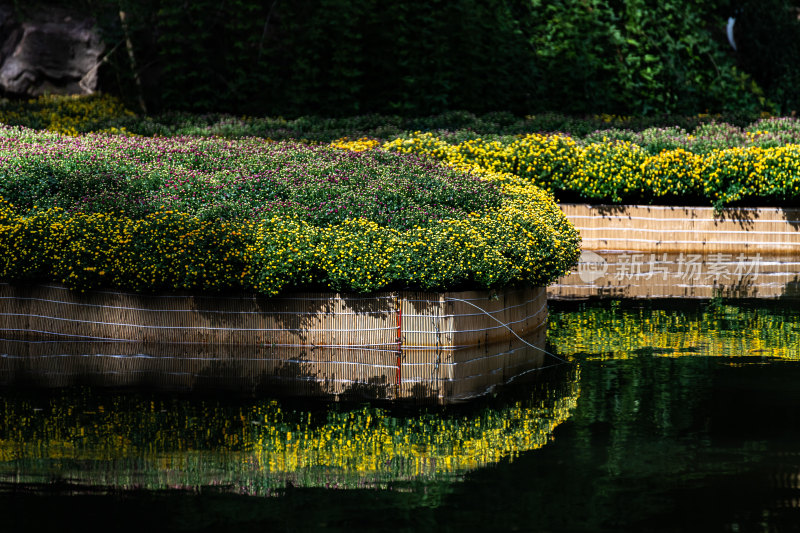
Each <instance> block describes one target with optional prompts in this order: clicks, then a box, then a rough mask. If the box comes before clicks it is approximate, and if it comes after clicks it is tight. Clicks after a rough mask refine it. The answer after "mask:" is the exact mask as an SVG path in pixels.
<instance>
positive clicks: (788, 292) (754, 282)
mask: <svg viewBox="0 0 800 533" xmlns="http://www.w3.org/2000/svg"><path fill="white" fill-rule="evenodd" d="M561 208H562V210H563V211H564V213H565V214H566V215H567V218H568V219H569V220H570V221H571V222H572V223H573V224H574V225H575V226H576V227H577V228H578V230H579V231H580V233H581V238H582V244H581V248H582V250H583V253H582V254H581V264H579V265H578V268H577V269H576V270H575V271H574V272H572V273H570V274H569V275H567V276H565V277H563V278H561V279H560V280H558V281H557V282H556V283H555V284H553V285H551V286H550V287H549V288H548V295H549V297H551V298H585V297H592V296H608V297H616V298H669V297H677V298H712V297H717V296H722V297H731V298H780V297H797V296H800V209H797V208H791V209H789V208H731V209H723V210H722V211H721V212H715V211H714V209H713V208H710V207H670V206H603V205H596V206H592V205H585V204H564V205H562V206H561ZM594 254H597V255H594Z"/></svg>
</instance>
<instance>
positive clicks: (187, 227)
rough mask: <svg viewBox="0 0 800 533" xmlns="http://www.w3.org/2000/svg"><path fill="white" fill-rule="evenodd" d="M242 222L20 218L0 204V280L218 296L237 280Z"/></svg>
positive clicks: (60, 215)
mask: <svg viewBox="0 0 800 533" xmlns="http://www.w3.org/2000/svg"><path fill="white" fill-rule="evenodd" d="M251 233H252V228H251V227H250V225H249V223H245V222H228V221H220V220H215V221H203V220H199V219H197V218H195V217H192V216H190V215H187V214H185V213H177V212H172V211H165V212H155V213H152V214H149V215H147V216H145V217H143V218H141V219H132V218H128V217H124V216H116V215H114V214H110V213H80V212H79V213H73V214H67V213H65V212H64V211H63V210H62V209H60V208H52V209H47V210H41V211H35V212H33V213H32V214H31V215H30V216H22V215H20V214H18V213H16V212H15V210H14V209H13V207H12V206H10V205H8V204H7V203H5V202H2V199H0V250H3V253H2V255H0V279H13V280H28V279H30V280H41V279H50V280H54V281H59V282H61V283H64V284H65V285H66V286H68V287H70V288H73V289H82V290H83V289H88V288H93V287H98V286H114V287H124V288H129V289H133V290H141V291H154V290H159V289H167V290H170V289H171V290H176V289H194V290H203V291H218V290H222V289H227V288H231V287H234V288H235V287H238V286H241V284H242V283H243V282H244V280H243V277H244V275H243V274H242V272H244V270H245V267H244V261H245V258H246V256H245V250H246V239H247V238H249V235H250V234H251Z"/></svg>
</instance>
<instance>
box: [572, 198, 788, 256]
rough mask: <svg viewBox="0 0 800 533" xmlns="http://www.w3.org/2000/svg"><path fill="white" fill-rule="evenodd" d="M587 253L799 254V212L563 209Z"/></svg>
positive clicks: (578, 206) (763, 209)
mask: <svg viewBox="0 0 800 533" xmlns="http://www.w3.org/2000/svg"><path fill="white" fill-rule="evenodd" d="M561 209H562V210H563V211H564V213H565V214H566V215H567V218H568V219H569V220H570V222H572V223H573V224H574V225H575V227H576V228H578V230H579V231H580V232H581V237H582V239H583V244H582V246H583V249H584V250H629V251H637V252H654V253H661V252H668V253H680V252H684V253H715V252H719V253H737V254H738V253H756V252H762V253H768V254H771V255H776V254H787V255H795V254H800V209H797V208H793V209H784V208H775V207H759V208H730V209H723V210H722V211H721V212H720V213H715V211H714V209H713V208H711V207H671V206H605V205H586V204H563V205H562V206H561Z"/></svg>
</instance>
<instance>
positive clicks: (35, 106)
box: [0, 95, 135, 136]
mask: <svg viewBox="0 0 800 533" xmlns="http://www.w3.org/2000/svg"><path fill="white" fill-rule="evenodd" d="M134 116H135V114H134V113H133V112H132V111H130V110H128V109H127V108H126V107H125V106H124V105H123V104H122V102H120V101H119V100H118V99H116V98H114V97H113V96H110V95H92V96H53V95H46V96H40V97H39V98H36V99H33V100H29V101H28V102H26V103H24V104H21V105H20V104H16V105H15V104H10V103H8V104H6V105H4V106H2V107H0V123H4V124H9V125H12V126H25V127H28V128H34V129H41V130H48V131H53V132H56V133H61V134H64V135H73V136H74V135H78V134H79V133H86V132H108V133H117V134H127V131H126V130H125V128H124V127H120V126H118V125H114V124H115V123H116V122H117V121H119V120H120V119H124V118H131V117H134Z"/></svg>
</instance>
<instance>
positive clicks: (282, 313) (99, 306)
mask: <svg viewBox="0 0 800 533" xmlns="http://www.w3.org/2000/svg"><path fill="white" fill-rule="evenodd" d="M0 300H24V301H30V302H44V303H53V304H63V305H75V306H79V307H94V308H99V309H121V310H123V311H146V312H156V313H198V314H202V313H217V314H228V315H320V316H323V315H324V316H333V315H363V314H386V311H376V312H374V313H371V312H367V313H338V312H336V311H334V312H332V313H329V312H315V311H296V312H294V311H218V310H212V309H148V308H146V307H125V306H122V305H102V304H87V303H82V302H65V301H63V300H48V299H46V298H28V297H19V296H0Z"/></svg>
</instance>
